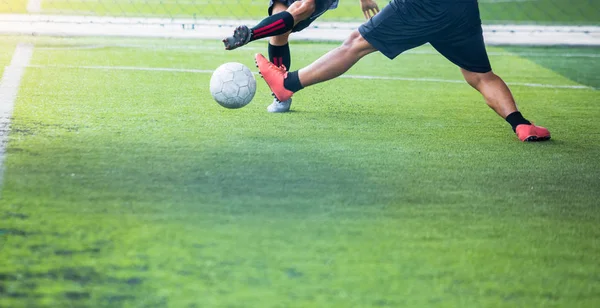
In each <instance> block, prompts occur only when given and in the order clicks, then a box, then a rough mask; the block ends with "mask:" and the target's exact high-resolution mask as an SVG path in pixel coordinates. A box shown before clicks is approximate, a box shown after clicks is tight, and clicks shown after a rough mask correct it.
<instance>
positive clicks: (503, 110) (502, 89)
mask: <svg viewBox="0 0 600 308" xmlns="http://www.w3.org/2000/svg"><path fill="white" fill-rule="evenodd" d="M461 71H462V73H463V76H464V77H465V80H466V81H467V82H468V83H469V84H470V85H471V86H472V87H473V88H475V89H477V91H479V92H480V93H481V94H482V95H483V97H484V99H485V102H486V103H487V105H488V106H490V108H492V109H493V110H494V111H495V112H496V113H497V114H498V115H499V116H501V117H502V118H503V119H505V120H506V121H507V122H508V123H509V124H510V125H511V126H512V128H513V131H514V132H515V133H516V134H517V137H518V138H519V139H520V140H521V141H544V140H548V139H550V132H549V131H548V129H546V128H544V127H541V126H536V125H534V124H531V122H529V121H528V120H526V119H525V118H524V117H523V115H522V114H521V112H519V110H518V109H517V104H516V103H515V100H514V98H513V96H512V94H511V92H510V89H509V88H508V86H507V85H506V83H505V82H504V81H503V80H502V79H501V78H500V77H499V76H498V75H496V74H494V73H493V72H492V71H489V72H487V73H477V72H470V71H468V70H465V69H461Z"/></svg>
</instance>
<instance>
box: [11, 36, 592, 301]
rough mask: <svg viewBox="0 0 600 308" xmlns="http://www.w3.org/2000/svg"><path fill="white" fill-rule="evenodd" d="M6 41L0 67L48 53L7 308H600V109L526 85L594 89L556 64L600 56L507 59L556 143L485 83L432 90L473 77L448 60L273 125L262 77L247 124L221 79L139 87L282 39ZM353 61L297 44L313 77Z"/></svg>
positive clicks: (418, 66) (588, 97)
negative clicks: (496, 108) (25, 49)
mask: <svg viewBox="0 0 600 308" xmlns="http://www.w3.org/2000/svg"><path fill="white" fill-rule="evenodd" d="M1 41H2V43H1V44H0V50H1V51H2V52H1V53H0V64H1V63H7V61H8V60H9V59H10V57H6V56H2V55H5V54H11V53H12V51H13V49H14V46H15V44H16V42H17V41H28V42H30V43H33V44H35V52H34V56H33V58H32V60H31V67H29V68H27V69H26V73H25V76H24V77H23V80H22V82H21V87H20V92H19V96H18V99H17V101H16V105H15V110H14V114H13V118H12V128H11V131H10V134H9V142H8V144H7V145H6V153H5V160H4V168H5V169H4V174H3V183H2V191H1V197H2V199H1V200H0V217H2V220H1V222H0V232H1V233H0V246H2V247H1V250H0V306H2V307H5V306H6V307H44V306H45V307H69V306H72V307H120V306H124V307H401V306H410V307H515V306H521V307H554V306H556V307H595V306H597V305H598V303H600V296H599V294H600V265H599V264H600V263H599V262H598V261H599V259H598V256H599V255H600V243H599V240H598V239H599V238H600V229H598V227H597V226H598V223H599V222H600V209H599V208H598V199H599V198H600V189H599V188H600V163H599V162H600V134H599V133H598V131H600V124H598V121H597V119H598V116H600V105H598V102H599V98H600V95H599V94H598V91H597V90H596V89H594V88H586V89H582V88H572V89H569V88H553V87H533V86H525V85H523V84H527V83H537V84H544V85H547V86H549V85H559V86H579V85H585V84H588V85H589V84H593V83H594V81H592V82H591V83H589V82H588V83H585V82H581V81H580V82H577V81H575V80H574V78H571V77H569V74H563V75H561V72H560V71H558V72H557V71H554V70H553V69H552V66H543V64H544V61H546V62H551V61H549V60H547V58H553V59H555V61H557V62H558V61H571V63H572V65H575V66H576V65H580V66H584V65H585V66H588V65H596V68H598V67H597V65H598V63H597V61H595V62H594V61H589V58H593V57H595V56H597V55H598V51H599V50H598V49H593V48H589V49H585V50H577V53H578V54H582V55H581V56H580V57H579V58H580V59H582V61H581V62H578V60H577V59H578V58H577V57H569V58H566V57H564V56H562V55H563V54H564V53H566V52H568V50H567V51H565V50H562V49H537V48H523V49H519V50H512V52H511V50H510V49H503V48H490V54H491V61H492V65H493V67H494V68H495V71H496V72H497V73H498V74H499V75H500V76H502V77H503V78H504V79H505V80H506V81H507V82H509V83H511V84H513V86H512V91H513V94H514V95H515V97H516V98H517V100H518V102H519V107H520V108H521V110H522V111H523V113H524V115H525V116H526V117H528V118H530V119H531V120H532V121H534V122H536V123H537V124H539V125H542V126H546V127H548V128H549V129H550V130H551V132H552V133H553V139H552V140H551V141H549V142H545V143H533V144H528V143H521V142H519V141H518V140H517V138H516V137H515V135H514V134H513V132H512V131H511V129H510V127H509V126H508V124H507V123H505V122H504V120H502V119H501V118H499V117H497V116H496V115H495V114H494V113H493V112H492V111H491V110H490V109H489V108H487V107H486V106H485V103H484V102H483V100H482V98H481V97H480V95H479V94H478V93H477V92H475V91H474V90H473V89H471V88H470V87H469V86H468V85H467V84H466V83H453V82H439V81H431V80H429V81H428V80H420V79H419V78H430V79H436V80H438V79H442V80H460V78H461V75H460V72H459V71H458V69H456V68H455V67H454V66H453V65H452V64H451V63H449V62H448V61H447V60H445V59H444V58H443V57H442V56H440V55H437V54H436V53H435V52H433V49H432V48H430V47H428V46H424V47H421V48H419V49H417V50H416V51H414V52H410V53H407V54H405V55H401V56H400V57H399V58H398V59H397V60H395V61H389V60H387V59H386V58H384V57H383V56H381V55H379V54H374V55H370V56H367V57H366V58H365V59H363V60H362V61H361V62H359V63H358V64H357V65H356V66H355V67H354V68H353V69H352V70H351V71H350V72H349V73H348V74H349V75H355V76H357V75H360V76H396V77H405V78H414V79H415V80H412V81H408V80H377V79H375V80H367V79H356V78H341V79H336V80H334V81H331V82H328V83H324V84H321V85H317V86H314V87H311V88H307V89H305V90H304V91H301V92H299V93H298V94H297V95H296V96H295V97H294V103H293V104H292V108H293V112H290V113H288V114H268V113H267V112H266V110H265V108H266V106H267V105H268V104H269V103H270V102H271V101H270V98H271V97H270V95H269V91H268V89H267V87H266V85H265V84H264V82H263V81H262V80H258V92H257V94H256V96H255V98H254V101H253V102H252V103H250V104H249V105H248V106H246V107H244V108H242V109H239V110H229V109H224V108H222V107H220V106H219V105H218V104H216V103H215V102H214V101H212V99H211V97H210V94H209V93H208V81H209V78H210V75H209V74H206V73H193V72H177V71H164V70H163V71H160V70H154V71H152V70H144V71H140V70H132V69H131V68H132V67H138V68H155V69H156V68H174V69H199V70H205V69H206V70H211V69H214V68H216V67H217V66H218V65H219V64H221V63H224V62H229V61H236V62H242V63H244V64H246V65H248V66H250V67H252V66H251V65H252V63H253V58H252V55H253V54H254V53H255V52H257V51H264V50H263V49H266V48H265V46H264V43H263V42H256V43H253V45H250V46H247V48H242V49H238V50H236V51H233V52H228V53H226V52H223V51H222V50H221V48H220V47H221V46H220V44H219V43H218V42H213V41H178V40H168V41H165V40H141V39H140V40H129V39H128V40H122V39H110V40H106V39H68V38H62V39H58V38H31V37H3V39H2V40H1ZM335 46H336V45H335V44H310V43H296V44H293V45H292V52H293V64H292V66H293V68H299V67H301V66H303V65H306V64H308V63H310V62H311V61H312V60H314V59H316V58H317V57H318V56H320V55H321V54H323V53H324V52H326V51H327V50H329V49H331V48H334V47H335ZM535 54H537V55H538V56H537V57H539V58H545V59H546V60H544V61H542V60H539V61H536V59H535V57H536V56H533V55H535ZM532 57H533V58H532ZM4 65H6V64H4ZM252 68H253V67H252ZM582 69H583V68H582ZM586 70H590V68H587V69H586ZM571 74H572V72H571Z"/></svg>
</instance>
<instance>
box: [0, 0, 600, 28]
mask: <svg viewBox="0 0 600 308" xmlns="http://www.w3.org/2000/svg"><path fill="white" fill-rule="evenodd" d="M388 2H389V1H379V5H380V7H383V6H385V5H387V3H388ZM479 2H480V4H479V6H480V9H481V16H482V19H483V21H484V22H485V23H515V22H516V23H532V22H533V23H544V24H547V23H558V24H600V1H595V0H571V1H566V0H531V1H519V0H514V1H510V0H508V1H506V0H504V1H497V0H480V1H479ZM267 3H268V1H266V0H265V1H257V0H227V1H177V0H161V1H147V0H126V1H125V0H117V1H114V0H42V2H41V6H42V12H43V13H62V14H85V15H88V14H92V15H109V16H158V17H198V18H237V19H248V18H262V17H264V16H265V15H266V13H267ZM26 7H27V1H24V0H4V1H0V12H13V13H24V12H26ZM362 18H363V15H362V12H361V11H360V6H359V4H358V2H357V1H344V0H341V1H340V4H339V7H338V9H336V10H333V11H330V12H328V13H327V14H325V15H323V17H322V20H354V21H361V20H362Z"/></svg>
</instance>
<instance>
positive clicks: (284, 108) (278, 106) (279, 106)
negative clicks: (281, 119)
mask: <svg viewBox="0 0 600 308" xmlns="http://www.w3.org/2000/svg"><path fill="white" fill-rule="evenodd" d="M291 105H292V99H291V98H290V99H288V100H287V101H283V102H280V101H279V100H277V99H274V100H273V103H272V104H271V105H269V106H268V107H267V111H268V112H273V113H278V112H288V111H290V106H291Z"/></svg>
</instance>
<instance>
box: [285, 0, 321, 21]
mask: <svg viewBox="0 0 600 308" xmlns="http://www.w3.org/2000/svg"><path fill="white" fill-rule="evenodd" d="M287 11H288V12H289V13H290V14H292V16H294V20H295V21H296V22H298V21H301V20H305V19H307V18H308V17H310V15H312V13H314V11H315V0H302V1H296V2H294V3H292V5H290V7H289V8H288V9H287Z"/></svg>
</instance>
